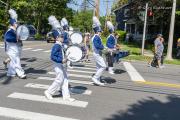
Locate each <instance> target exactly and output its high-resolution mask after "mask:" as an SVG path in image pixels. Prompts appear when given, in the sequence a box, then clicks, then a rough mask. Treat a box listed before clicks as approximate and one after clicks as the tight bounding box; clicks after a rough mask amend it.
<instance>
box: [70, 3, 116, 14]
mask: <svg viewBox="0 0 180 120" xmlns="http://www.w3.org/2000/svg"><path fill="white" fill-rule="evenodd" d="M76 1H77V4H78V5H73V4H69V5H68V6H69V7H70V8H72V9H74V10H78V9H79V5H81V3H82V1H83V0H76ZM105 1H107V0H100V15H101V16H104V15H106V5H107V4H106V2H105ZM108 1H109V4H108V5H109V11H110V10H111V6H112V4H113V2H114V1H115V0H108Z"/></svg>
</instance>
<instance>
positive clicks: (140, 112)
mask: <svg viewBox="0 0 180 120" xmlns="http://www.w3.org/2000/svg"><path fill="white" fill-rule="evenodd" d="M167 99H168V101H167V102H161V101H159V100H157V99H155V98H152V97H149V99H148V100H140V101H138V103H136V104H133V105H130V106H129V109H128V110H127V111H118V112H117V113H115V114H113V115H112V116H111V117H109V118H105V119H103V120H180V114H179V113H180V107H179V106H180V98H178V97H175V96H168V97H167Z"/></svg>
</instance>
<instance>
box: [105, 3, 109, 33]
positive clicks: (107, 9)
mask: <svg viewBox="0 0 180 120" xmlns="http://www.w3.org/2000/svg"><path fill="white" fill-rule="evenodd" d="M105 2H106V21H105V27H104V29H105V30H106V29H107V21H108V18H109V5H108V4H109V1H108V0H106V1H105Z"/></svg>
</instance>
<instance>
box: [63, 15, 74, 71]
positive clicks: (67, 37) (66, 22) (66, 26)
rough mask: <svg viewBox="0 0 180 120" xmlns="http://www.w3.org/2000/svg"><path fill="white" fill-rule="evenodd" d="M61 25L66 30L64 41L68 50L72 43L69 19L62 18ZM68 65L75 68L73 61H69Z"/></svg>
mask: <svg viewBox="0 0 180 120" xmlns="http://www.w3.org/2000/svg"><path fill="white" fill-rule="evenodd" d="M61 26H62V27H63V30H64V41H63V47H64V49H65V50H66V49H67V48H68V46H69V45H70V38H69V32H68V29H69V25H68V21H67V19H66V18H62V20H61ZM67 66H68V68H71V69H72V68H73V67H72V63H71V62H70V61H67Z"/></svg>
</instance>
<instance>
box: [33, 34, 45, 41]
mask: <svg viewBox="0 0 180 120" xmlns="http://www.w3.org/2000/svg"><path fill="white" fill-rule="evenodd" d="M42 38H43V36H42V35H41V34H36V35H35V39H36V40H39V39H42Z"/></svg>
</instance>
